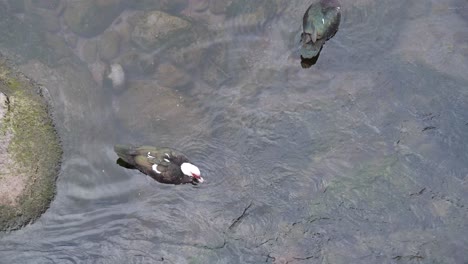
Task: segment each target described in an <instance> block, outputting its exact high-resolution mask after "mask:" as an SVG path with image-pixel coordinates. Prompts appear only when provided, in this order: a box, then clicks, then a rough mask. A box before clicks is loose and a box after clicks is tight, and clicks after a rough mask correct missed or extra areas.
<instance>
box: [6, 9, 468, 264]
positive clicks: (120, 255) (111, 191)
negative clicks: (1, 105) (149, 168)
mask: <svg viewBox="0 0 468 264" xmlns="http://www.w3.org/2000/svg"><path fill="white" fill-rule="evenodd" d="M278 2H279V3H281V4H280V7H279V10H278V12H277V15H275V16H272V17H268V18H267V19H264V20H262V19H259V20H255V21H249V20H246V19H239V18H232V19H227V20H225V21H224V20H222V22H218V21H216V20H213V22H212V23H213V24H210V23H208V27H209V28H210V29H211V30H212V34H207V35H205V36H202V37H201V38H200V39H199V41H198V43H197V44H194V45H191V46H190V47H189V48H186V49H184V50H181V51H180V52H181V53H182V54H185V55H186V56H187V57H190V56H191V55H193V54H197V52H201V54H202V56H203V57H202V59H201V60H200V62H199V63H197V64H195V65H190V63H189V62H190V60H188V62H187V66H186V71H187V72H188V73H190V82H189V85H188V86H186V87H185V88H184V89H179V90H178V93H177V94H178V95H180V96H181V98H183V100H182V101H177V100H175V101H177V102H180V105H179V106H178V105H177V104H176V103H174V104H168V103H165V104H164V103H161V100H158V99H160V98H164V92H158V91H156V92H154V94H153V93H151V92H150V93H147V94H146V95H139V94H138V93H139V92H142V90H138V89H136V90H135V91H134V92H131V93H130V94H129V93H128V92H127V93H126V92H120V91H116V90H113V89H108V88H107V89H106V88H103V87H101V86H99V85H97V84H96V83H95V82H94V81H93V80H92V75H91V74H90V73H89V72H87V68H86V67H85V66H83V63H78V62H76V61H77V60H65V61H62V62H60V63H59V65H60V66H59V67H56V68H55V72H56V73H55V75H54V74H47V72H45V73H44V71H42V70H39V69H38V67H39V66H38V65H39V64H38V63H36V62H34V61H24V60H23V61H18V64H19V65H20V69H22V70H23V71H24V72H25V73H26V74H28V75H30V76H32V77H34V78H36V79H37V80H38V81H39V82H41V83H44V84H45V86H46V87H47V88H48V90H49V92H50V97H51V99H52V101H53V103H54V107H55V120H56V124H57V127H58V129H59V132H60V135H61V137H62V140H63V143H64V150H65V154H64V160H63V164H62V170H61V172H60V175H59V178H58V182H57V195H56V198H55V200H54V201H53V202H52V204H51V206H50V209H48V210H47V212H46V213H45V214H44V215H43V216H42V217H41V218H40V219H38V220H37V221H36V222H35V223H34V224H31V225H29V226H27V227H25V228H23V229H22V230H19V231H15V232H11V233H8V234H2V235H1V237H0V263H400V262H402V263H465V262H466V261H468V253H467V252H468V251H467V250H466V249H467V248H468V224H467V223H468V222H467V221H466V219H468V211H467V202H468V183H467V180H468V77H467V74H466V73H468V41H467V40H468V27H467V25H468V15H467V14H468V4H467V2H466V1H463V0H442V1H427V0H414V1H390V0H386V1H371V0H356V1H346V2H345V1H343V2H344V3H343V7H342V10H343V17H342V23H341V26H340V30H339V31H338V33H337V34H336V36H335V37H334V38H333V39H331V40H330V41H329V42H327V43H326V45H325V46H324V48H323V50H322V53H321V55H320V57H319V59H318V61H317V63H316V65H314V66H312V67H311V68H309V69H303V68H302V67H301V65H300V61H299V58H298V54H297V45H296V43H295V41H294V39H295V36H296V35H297V33H298V32H299V30H300V25H301V21H302V15H303V12H304V11H305V10H306V8H307V6H308V4H309V2H308V1H294V3H292V2H291V1H278ZM200 23H201V22H200ZM205 23H207V22H205ZM15 34H16V33H15ZM17 34H20V33H17ZM21 45H26V47H28V46H27V45H28V43H27V42H26V43H24V42H23V43H21ZM31 45H34V43H31ZM3 46H4V47H6V48H5V49H7V50H8V49H10V50H11V45H10V46H9V44H8V43H6V42H5V41H4V43H3ZM0 47H2V43H0ZM165 52H166V49H165V48H161V49H158V50H156V51H155V53H154V54H155V55H157V57H158V58H160V62H164V61H165V60H166V59H167V58H166V57H167V56H165V55H166V54H165ZM51 57H52V55H51ZM167 60H168V59H167ZM209 67H211V68H213V69H214V70H213V71H214V72H215V73H216V74H215V75H214V76H215V77H214V78H212V79H210V80H211V81H207V79H208V78H204V77H203V73H206V72H207V71H206V70H205V69H206V68H209ZM71 69H72V70H71ZM70 72H74V74H70ZM67 74H70V75H67ZM132 78H134V79H133V80H132V82H133V83H135V82H137V81H141V82H144V81H145V78H147V76H144V75H143V76H132ZM137 79H138V80H137ZM63 83H67V84H69V86H63ZM150 83H151V82H150ZM155 85H157V80H156V81H155ZM130 86H131V85H129V87H126V88H124V89H131V87H130ZM142 93H143V92H142ZM164 100H166V99H164ZM166 102H167V101H166ZM148 104H154V108H152V109H156V110H155V111H153V112H151V113H152V114H148V113H147V112H145V111H146V110H143V109H147V108H146V107H147V105H148ZM154 113H158V114H154ZM159 113H161V115H159ZM122 116H127V117H124V118H122ZM136 123H137V125H135V124H136ZM116 143H134V144H151V145H156V146H170V147H174V148H177V149H179V150H182V151H183V152H184V153H186V154H187V156H189V158H190V159H191V160H192V161H193V162H194V163H195V164H197V165H198V166H199V167H200V169H201V170H202V173H203V174H204V178H205V180H206V182H205V183H203V184H202V185H199V186H191V185H183V186H172V185H163V184H159V183H157V182H155V181H153V180H151V179H149V178H148V177H145V176H144V175H142V174H140V173H139V172H137V171H134V170H126V169H124V168H122V167H119V166H118V165H116V164H115V160H116V158H117V157H116V155H115V154H114V153H113V150H112V147H113V145H114V144H116Z"/></svg>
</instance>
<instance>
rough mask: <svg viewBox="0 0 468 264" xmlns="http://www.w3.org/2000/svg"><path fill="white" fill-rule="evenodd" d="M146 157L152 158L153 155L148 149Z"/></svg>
mask: <svg viewBox="0 0 468 264" xmlns="http://www.w3.org/2000/svg"><path fill="white" fill-rule="evenodd" d="M146 157H147V158H154V157H153V156H151V152H149V151H148V154H147V155H146Z"/></svg>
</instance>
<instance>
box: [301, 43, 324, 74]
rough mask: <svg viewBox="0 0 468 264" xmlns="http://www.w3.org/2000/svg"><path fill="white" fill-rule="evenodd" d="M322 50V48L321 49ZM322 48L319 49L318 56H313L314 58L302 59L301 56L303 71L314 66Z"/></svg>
mask: <svg viewBox="0 0 468 264" xmlns="http://www.w3.org/2000/svg"><path fill="white" fill-rule="evenodd" d="M322 48H323V47H322ZM322 48H320V51H319V52H318V54H317V55H316V56H315V57H312V58H310V59H309V58H304V57H302V56H301V67H302V68H303V69H308V68H310V67H312V65H315V63H317V60H318V58H319V56H320V52H322Z"/></svg>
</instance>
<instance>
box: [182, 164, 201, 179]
mask: <svg viewBox="0 0 468 264" xmlns="http://www.w3.org/2000/svg"><path fill="white" fill-rule="evenodd" d="M180 169H181V170H182V173H183V174H184V175H186V176H188V177H190V178H192V180H193V182H194V183H202V182H204V180H203V178H202V176H201V174H200V170H199V169H198V167H197V166H195V165H193V164H192V163H188V162H184V163H182V165H180Z"/></svg>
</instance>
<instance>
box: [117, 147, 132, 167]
mask: <svg viewBox="0 0 468 264" xmlns="http://www.w3.org/2000/svg"><path fill="white" fill-rule="evenodd" d="M114 151H115V153H116V154H117V156H119V158H121V159H122V160H123V161H125V162H126V163H128V164H133V163H134V162H133V161H134V157H133V155H132V153H133V152H134V151H133V147H132V146H128V145H115V146H114Z"/></svg>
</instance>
